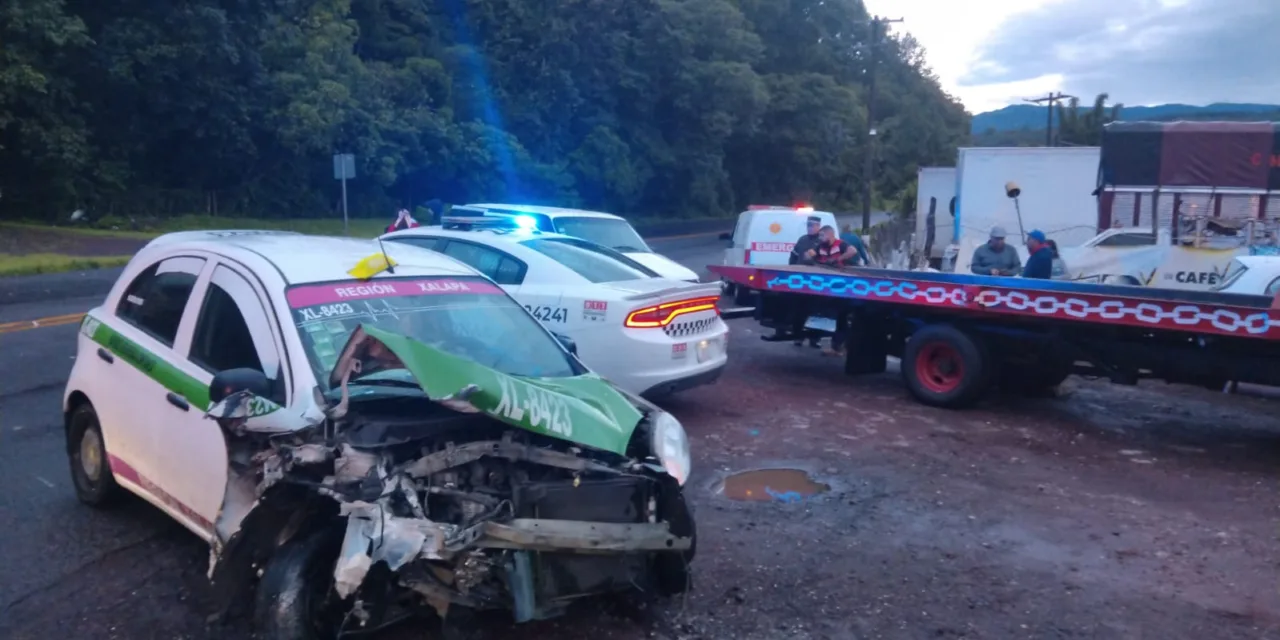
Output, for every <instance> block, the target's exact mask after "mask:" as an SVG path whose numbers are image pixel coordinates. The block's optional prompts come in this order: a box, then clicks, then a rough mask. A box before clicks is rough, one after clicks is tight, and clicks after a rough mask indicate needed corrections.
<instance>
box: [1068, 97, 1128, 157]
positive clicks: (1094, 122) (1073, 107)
mask: <svg viewBox="0 0 1280 640" xmlns="http://www.w3.org/2000/svg"><path fill="white" fill-rule="evenodd" d="M1109 99H1110V96H1108V95H1107V94H1105V93H1100V94H1098V96H1097V97H1096V98H1094V100H1093V108H1091V109H1089V110H1088V111H1082V110H1081V108H1080V99H1079V98H1072V99H1071V100H1070V102H1069V103H1068V104H1067V105H1066V106H1063V105H1062V104H1059V105H1058V107H1057V109H1058V113H1057V116H1058V131H1057V139H1058V143H1059V144H1067V145H1072V146H1087V147H1096V146H1098V145H1100V144H1102V127H1103V126H1104V125H1106V124H1107V123H1110V122H1115V121H1116V120H1119V119H1120V111H1121V110H1122V109H1124V105H1122V104H1114V105H1111V108H1109V109H1108V108H1107V101H1108V100H1109Z"/></svg>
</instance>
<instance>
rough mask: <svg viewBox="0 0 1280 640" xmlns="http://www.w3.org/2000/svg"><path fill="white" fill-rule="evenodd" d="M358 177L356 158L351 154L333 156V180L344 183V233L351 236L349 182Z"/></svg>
mask: <svg viewBox="0 0 1280 640" xmlns="http://www.w3.org/2000/svg"><path fill="white" fill-rule="evenodd" d="M354 177H356V157H355V155H353V154H350V153H335V154H333V179H334V180H341V181H342V233H344V234H346V235H351V227H350V223H349V222H348V220H347V180H348V179H350V178H354Z"/></svg>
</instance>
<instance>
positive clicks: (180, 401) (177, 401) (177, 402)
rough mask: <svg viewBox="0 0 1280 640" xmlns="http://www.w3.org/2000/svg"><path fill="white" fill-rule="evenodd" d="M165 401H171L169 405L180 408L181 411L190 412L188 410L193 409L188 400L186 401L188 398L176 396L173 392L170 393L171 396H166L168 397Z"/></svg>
mask: <svg viewBox="0 0 1280 640" xmlns="http://www.w3.org/2000/svg"><path fill="white" fill-rule="evenodd" d="M164 399H165V400H168V401H169V404H171V405H173V406H175V407H177V408H179V409H182V410H183V411H186V410H188V409H190V408H191V405H190V404H189V403H187V399H186V398H184V397H182V396H180V395H178V394H176V393H174V392H172V391H170V392H169V394H168V395H166V396H165V397H164Z"/></svg>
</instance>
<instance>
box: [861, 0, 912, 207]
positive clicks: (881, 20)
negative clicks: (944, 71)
mask: <svg viewBox="0 0 1280 640" xmlns="http://www.w3.org/2000/svg"><path fill="white" fill-rule="evenodd" d="M902 21H903V20H902V18H885V17H883V16H872V18H871V23H870V26H871V40H870V42H869V43H868V45H867V46H868V47H869V48H870V56H871V58H870V62H871V66H870V69H869V70H868V71H867V74H868V75H869V76H870V77H869V78H868V79H867V82H868V87H867V129H868V131H867V135H868V141H867V157H866V160H865V161H864V162H865V164H864V166H863V169H862V176H863V180H865V181H866V184H864V185H863V188H862V230H863V231H866V230H868V229H870V228H871V195H872V192H873V190H874V188H875V176H874V175H873V172H874V171H875V163H874V161H875V156H876V115H875V114H876V66H877V65H878V63H879V61H880V55H879V54H880V45H881V44H884V40H885V35H886V32H887V31H888V29H886V27H887V26H888V25H890V24H896V23H899V22H902Z"/></svg>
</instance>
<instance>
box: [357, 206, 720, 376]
mask: <svg viewBox="0 0 1280 640" xmlns="http://www.w3.org/2000/svg"><path fill="white" fill-rule="evenodd" d="M454 211H455V212H459V211H461V209H460V208H457V207H455V208H454ZM470 213H472V214H475V215H457V216H448V217H446V218H445V219H444V222H445V224H444V225H442V226H432V227H415V228H413V229H405V230H402V231H396V232H394V233H389V234H386V235H384V236H382V239H383V240H384V241H386V242H387V243H388V244H391V243H405V244H411V245H414V246H418V247H422V248H424V249H431V250H433V251H438V252H440V253H443V254H445V255H447V256H450V257H452V258H454V259H456V260H458V261H460V262H463V263H465V264H468V265H470V266H471V267H473V268H475V269H476V270H478V271H480V272H481V273H483V274H485V275H486V276H488V277H489V278H490V279H492V280H493V281H494V282H496V283H497V284H498V285H499V286H501V287H502V288H503V289H505V290H506V291H507V293H509V294H511V296H512V297H513V298H515V299H516V300H517V301H519V302H520V304H523V305H524V307H525V308H526V309H528V310H529V312H530V313H532V314H533V316H534V317H535V318H537V319H538V320H540V321H541V322H542V324H543V325H544V326H546V327H547V328H548V329H549V330H551V331H552V332H555V333H557V334H561V335H564V336H567V337H569V338H570V339H571V340H573V343H574V344H575V345H576V347H577V354H578V357H579V358H581V359H582V361H583V362H584V363H586V364H587V366H589V367H591V369H592V370H593V371H595V372H597V373H599V374H600V375H602V376H604V377H605V378H607V379H609V380H610V381H611V382H613V383H614V384H616V385H618V386H619V387H621V388H622V389H625V390H627V391H630V392H632V393H637V394H642V395H646V396H660V395H665V394H668V393H672V392H676V391H681V390H684V389H688V388H691V387H695V386H699V385H702V384H707V383H710V382H714V381H715V380H716V379H717V378H718V377H719V376H720V373H721V372H722V371H723V369H724V367H725V365H726V363H727V362H728V356H727V352H726V346H727V344H728V342H727V341H728V335H729V328H728V326H727V325H726V324H725V323H724V321H723V320H721V319H720V315H719V306H718V303H719V297H720V287H719V285H718V284H715V283H689V282H682V281H679V280H671V279H668V278H662V277H658V274H657V273H655V272H654V271H652V270H649V269H648V268H647V267H646V266H644V265H642V264H640V263H638V262H636V261H634V260H632V259H631V256H627V255H623V254H621V253H619V252H617V251H614V250H612V249H610V248H608V247H605V246H602V245H599V244H596V243H593V242H589V241H586V240H583V239H581V238H576V237H570V236H566V235H561V234H555V233H543V232H541V231H537V230H535V229H529V228H527V227H522V226H520V224H519V223H518V222H517V221H515V220H512V219H510V218H505V217H501V216H491V215H488V212H487V211H486V212H483V213H482V212H481V211H480V210H472V211H470Z"/></svg>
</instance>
